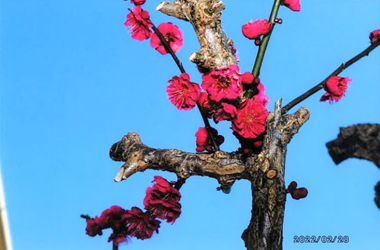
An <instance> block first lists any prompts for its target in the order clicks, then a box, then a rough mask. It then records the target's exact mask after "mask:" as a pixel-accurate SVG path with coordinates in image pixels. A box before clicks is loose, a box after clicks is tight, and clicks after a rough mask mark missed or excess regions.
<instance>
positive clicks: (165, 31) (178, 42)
mask: <svg viewBox="0 0 380 250" xmlns="http://www.w3.org/2000/svg"><path fill="white" fill-rule="evenodd" d="M158 30H159V31H160V32H161V33H162V35H163V36H164V38H165V40H166V41H167V42H168V43H169V45H170V48H171V49H172V50H173V52H177V51H179V50H180V49H181V48H182V45H183V34H182V31H181V30H180V29H179V28H178V27H177V26H176V25H174V24H172V23H161V24H160V25H159V26H158ZM150 46H151V47H152V48H153V49H156V50H157V51H158V52H160V53H161V54H162V55H165V54H167V53H168V52H167V51H166V49H165V47H164V45H162V43H161V40H160V38H159V37H158V36H157V34H153V36H152V39H150Z"/></svg>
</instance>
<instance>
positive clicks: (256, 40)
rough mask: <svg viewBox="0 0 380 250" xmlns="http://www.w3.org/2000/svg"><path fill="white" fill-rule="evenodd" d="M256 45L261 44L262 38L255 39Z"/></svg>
mask: <svg viewBox="0 0 380 250" xmlns="http://www.w3.org/2000/svg"><path fill="white" fill-rule="evenodd" d="M255 45H256V46H260V45H261V39H260V38H256V39H255Z"/></svg>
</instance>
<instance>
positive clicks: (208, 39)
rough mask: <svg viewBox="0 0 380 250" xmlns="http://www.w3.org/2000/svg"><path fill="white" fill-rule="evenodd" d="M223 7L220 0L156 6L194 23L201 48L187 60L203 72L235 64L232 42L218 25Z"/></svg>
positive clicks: (170, 3)
mask: <svg viewBox="0 0 380 250" xmlns="http://www.w3.org/2000/svg"><path fill="white" fill-rule="evenodd" d="M224 7H225V6H224V3H222V2H221V1H219V0H186V1H180V0H175V1H173V2H166V1H164V2H162V3H161V4H160V5H158V7H157V10H158V11H161V12H162V13H164V14H166V15H169V16H173V17H177V18H179V19H182V20H185V21H189V22H190V23H191V24H192V25H193V28H194V31H195V33H196V35H197V37H198V41H199V44H200V46H201V49H200V50H199V51H197V52H194V53H193V54H192V55H191V56H190V60H191V61H192V62H194V63H196V64H197V66H198V68H199V69H200V70H201V71H203V72H207V71H210V70H212V69H217V68H221V67H227V66H229V65H231V64H237V61H236V59H235V49H234V47H233V41H232V40H231V39H229V38H228V37H227V35H226V34H225V32H224V30H223V27H222V25H221V23H222V21H221V19H220V17H221V14H222V10H223V9H224Z"/></svg>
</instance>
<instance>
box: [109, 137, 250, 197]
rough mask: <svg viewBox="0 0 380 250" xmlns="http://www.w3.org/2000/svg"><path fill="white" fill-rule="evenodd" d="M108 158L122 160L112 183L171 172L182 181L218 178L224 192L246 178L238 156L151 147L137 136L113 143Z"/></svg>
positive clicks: (245, 170)
mask: <svg viewBox="0 0 380 250" xmlns="http://www.w3.org/2000/svg"><path fill="white" fill-rule="evenodd" d="M110 156H111V158H112V159H113V160H115V161H125V164H124V165H123V166H122V167H121V168H120V170H119V172H118V174H117V176H116V177H115V181H121V180H125V179H127V178H128V177H130V176H131V175H133V174H134V173H136V172H144V171H145V170H147V169H155V170H163V171H169V172H173V173H176V174H177V176H178V177H180V178H183V179H187V178H188V177H190V176H192V175H199V176H208V177H211V178H215V179H217V180H218V181H219V183H220V184H221V186H222V189H223V190H224V189H228V188H229V187H230V186H231V185H232V184H233V183H234V181H235V180H239V179H248V171H247V168H246V166H245V164H244V162H243V161H242V156H241V155H240V154H237V153H225V152H222V151H217V152H215V153H213V154H195V153H187V152H182V151H180V150H177V149H155V148H150V147H147V146H146V145H144V144H143V143H142V142H141V140H140V136H139V135H138V134H137V133H128V134H127V135H126V136H124V137H123V138H122V140H121V141H120V142H118V143H115V144H114V145H113V146H112V147H111V150H110Z"/></svg>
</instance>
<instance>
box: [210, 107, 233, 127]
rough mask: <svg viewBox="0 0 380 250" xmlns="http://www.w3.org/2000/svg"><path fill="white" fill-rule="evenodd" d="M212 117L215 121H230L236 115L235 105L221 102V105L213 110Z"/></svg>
mask: <svg viewBox="0 0 380 250" xmlns="http://www.w3.org/2000/svg"><path fill="white" fill-rule="evenodd" d="M212 117H213V119H214V121H215V123H218V122H220V121H231V120H232V119H234V118H235V117H236V107H235V106H234V105H232V104H229V103H224V102H222V103H221V106H219V108H217V109H216V110H215V111H214V112H213V114H212Z"/></svg>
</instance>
